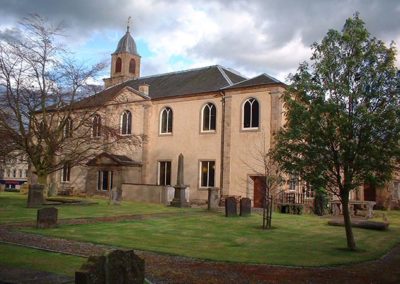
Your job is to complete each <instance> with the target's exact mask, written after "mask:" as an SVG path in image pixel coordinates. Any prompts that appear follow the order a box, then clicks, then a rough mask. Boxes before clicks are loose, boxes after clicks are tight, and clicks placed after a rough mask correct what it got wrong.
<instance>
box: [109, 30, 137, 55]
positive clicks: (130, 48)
mask: <svg viewBox="0 0 400 284" xmlns="http://www.w3.org/2000/svg"><path fill="white" fill-rule="evenodd" d="M121 52H127V53H130V54H134V55H139V54H138V53H137V50H136V43H135V40H134V39H133V37H132V36H131V34H130V33H129V31H126V33H125V35H124V36H123V37H122V38H121V39H120V40H119V42H118V45H117V49H116V50H115V51H114V53H113V54H116V53H121Z"/></svg>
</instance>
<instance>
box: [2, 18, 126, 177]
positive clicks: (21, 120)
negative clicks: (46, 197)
mask: <svg viewBox="0 0 400 284" xmlns="http://www.w3.org/2000/svg"><path fill="white" fill-rule="evenodd" d="M61 33H62V28H61V26H60V25H57V26H54V25H51V24H50V23H49V22H47V21H46V20H45V19H43V18H42V17H40V16H38V15H30V16H29V17H27V18H24V19H23V20H22V21H21V23H20V27H19V29H18V30H17V32H16V33H15V34H16V36H13V37H11V36H9V37H7V38H3V39H0V91H1V94H0V129H1V130H2V135H4V137H7V139H9V141H11V142H10V143H12V144H13V147H14V148H15V149H17V150H22V151H24V152H25V153H26V154H27V156H28V157H29V160H30V163H31V165H32V167H33V170H34V171H35V173H36V175H37V177H38V182H39V183H42V184H46V183H47V177H48V175H49V174H51V173H52V172H54V171H57V170H59V169H61V168H63V166H64V165H65V164H66V163H68V164H69V165H70V166H74V165H76V164H79V163H80V162H82V161H85V160H87V159H88V158H89V157H90V156H92V155H94V154H95V153H96V150H99V149H102V148H104V147H106V145H107V143H113V142H114V141H115V140H116V139H121V136H119V135H118V133H119V132H118V126H115V125H108V126H107V127H106V125H102V128H101V131H102V139H93V125H94V118H95V115H96V113H97V112H98V111H100V107H98V106H96V104H87V102H90V100H92V99H93V97H89V95H90V94H93V93H94V92H95V91H96V88H95V86H93V85H91V84H90V83H91V82H93V81H95V80H96V76H98V75H99V72H100V71H102V70H103V68H104V67H105V64H102V63H99V64H96V65H94V66H90V67H88V66H85V65H84V64H78V63H76V62H75V61H74V60H71V59H70V58H69V53H68V52H67V51H66V50H65V49H64V47H63V46H61V44H60V43H59V42H60V40H59V39H60V36H61ZM85 102H86V104H85ZM124 139H126V138H124Z"/></svg>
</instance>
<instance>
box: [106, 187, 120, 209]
mask: <svg viewBox="0 0 400 284" xmlns="http://www.w3.org/2000/svg"><path fill="white" fill-rule="evenodd" d="M121 199H122V190H118V189H116V188H112V189H111V190H110V200H109V204H113V205H121Z"/></svg>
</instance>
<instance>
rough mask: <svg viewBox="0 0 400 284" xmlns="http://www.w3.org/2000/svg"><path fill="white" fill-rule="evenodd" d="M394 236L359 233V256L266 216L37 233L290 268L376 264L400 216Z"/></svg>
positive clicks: (336, 236)
mask: <svg viewBox="0 0 400 284" xmlns="http://www.w3.org/2000/svg"><path fill="white" fill-rule="evenodd" d="M388 215H389V219H390V220H391V225H390V230H388V231H385V232H382V231H371V230H365V229H356V228H355V229H354V232H355V237H356V241H357V245H358V250H357V251H356V252H351V251H348V250H346V249H345V247H346V239H345V233H344V228H343V227H331V226H328V225H327V221H328V219H326V218H319V217H316V216H309V215H302V216H296V215H285V214H277V213H274V214H273V220H272V225H273V229H272V230H269V231H266V230H262V229H261V216H260V215H259V214H253V215H252V216H251V217H232V218H226V217H224V216H223V214H222V213H208V212H206V211H203V212H200V213H198V214H195V215H192V214H191V215H187V216H169V217H162V218H154V219H149V220H138V221H125V222H119V223H97V224H90V225H66V226H61V227H59V228H56V229H49V230H37V229H28V230H27V231H29V232H32V233H38V234H44V235H50V236H57V237H63V238H69V239H74V240H81V241H89V242H94V243H99V244H108V245H113V246H118V247H122V248H133V249H139V250H146V251H154V252H161V253H166V254H172V255H181V256H187V257H193V258H200V259H207V260H215V261H227V262H243V263H260V264H261V263H263V264H276V265H290V266H293V265H294V266H329V265H339V264H348V263H354V262H360V261H366V260H371V259H376V258H379V257H380V256H382V255H383V254H385V253H386V252H387V251H388V250H389V249H390V248H392V247H393V246H394V245H395V244H397V243H399V242H400V212H391V213H389V214H388Z"/></svg>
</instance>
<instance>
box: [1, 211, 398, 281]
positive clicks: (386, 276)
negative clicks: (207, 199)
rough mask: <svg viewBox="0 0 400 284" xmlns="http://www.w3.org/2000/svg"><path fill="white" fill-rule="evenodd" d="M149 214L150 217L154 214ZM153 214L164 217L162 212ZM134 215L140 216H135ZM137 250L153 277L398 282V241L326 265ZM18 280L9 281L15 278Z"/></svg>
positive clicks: (90, 248) (44, 240) (71, 245)
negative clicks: (378, 254) (355, 259)
mask: <svg viewBox="0 0 400 284" xmlns="http://www.w3.org/2000/svg"><path fill="white" fill-rule="evenodd" d="M147 217H148V218H150V216H147ZM147 217H146V218H147ZM153 217H161V215H159V214H158V215H157V216H153ZM129 218H133V217H132V216H130V217H129ZM136 218H139V217H138V216H136ZM140 218H143V216H142V217H140ZM119 219H120V218H119ZM103 221H110V222H111V221H113V220H102V219H101V218H98V219H96V220H95V219H93V218H92V219H90V222H103ZM114 221H115V220H114ZM68 222H70V223H73V222H74V221H72V220H70V221H68ZM79 223H85V221H84V220H83V219H81V220H79ZM20 225H21V224H19V226H20ZM25 225H27V224H25ZM0 241H1V242H7V243H14V244H20V245H24V246H28V247H35V248H39V249H45V250H49V251H57V252H61V253H68V254H73V255H79V256H89V255H90V254H100V253H102V252H104V251H105V250H107V249H112V247H109V246H101V245H94V244H91V243H87V242H77V241H70V240H65V239H59V238H53V237H47V236H40V235H34V234H29V233H24V232H20V231H16V230H13V226H7V227H4V226H3V227H0ZM136 253H137V254H138V255H139V256H141V257H143V258H144V259H145V263H146V278H148V279H149V280H150V281H152V282H153V283H352V284H355V283H400V245H398V246H396V247H395V248H394V249H392V250H391V251H390V252H389V253H388V254H387V255H385V256H384V257H382V258H381V259H378V260H375V261H370V262H364V263H360V264H354V265H347V266H340V267H328V268H301V267H283V266H272V265H250V264H239V263H224V262H211V261H203V260H197V259H191V258H186V257H179V256H169V255H164V254H156V253H150V252H143V251H136ZM304 257H307V256H304ZM4 271H5V270H4V268H3V272H4ZM30 273H31V271H27V273H26V274H25V275H26V277H27V279H26V280H27V281H28V282H20V283H33V282H29V279H30V278H29V277H32V276H31V274H30ZM36 273H39V274H40V273H41V272H36ZM21 275H24V274H21ZM40 275H42V277H44V276H45V275H44V274H40ZM48 277H53V278H51V279H52V281H53V282H51V281H50V282H45V281H47V280H46V279H45V278H43V283H64V282H62V281H64V280H65V281H68V278H66V279H61V280H60V281H61V282H56V279H55V278H54V277H55V276H54V275H52V274H48ZM2 279H3V281H7V278H4V277H3V276H2V270H1V267H0V281H1V280H2ZM20 280H24V279H20ZM69 280H70V279H69ZM9 282H10V281H9ZM17 282H18V281H16V282H13V281H11V283H17ZM0 283H1V282H0ZM18 283H19V282H18ZM36 283H42V282H40V281H39V282H36Z"/></svg>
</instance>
